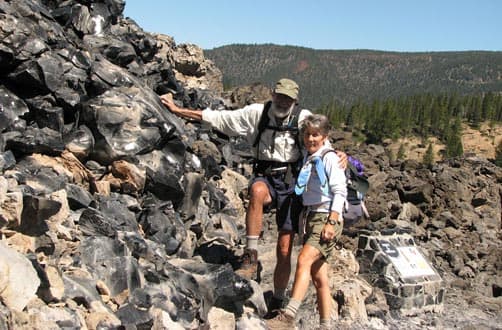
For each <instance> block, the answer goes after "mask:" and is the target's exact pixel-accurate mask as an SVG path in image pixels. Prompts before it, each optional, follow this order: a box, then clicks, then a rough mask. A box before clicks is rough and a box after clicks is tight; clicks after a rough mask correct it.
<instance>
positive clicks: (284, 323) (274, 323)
mask: <svg viewBox="0 0 502 330" xmlns="http://www.w3.org/2000/svg"><path fill="white" fill-rule="evenodd" d="M265 323H266V324H267V327H268V329H269V330H293V329H296V325H295V317H294V316H291V315H288V314H286V313H285V312H284V310H282V309H281V310H279V312H278V313H277V315H276V316H275V317H274V318H273V319H270V320H265Z"/></svg>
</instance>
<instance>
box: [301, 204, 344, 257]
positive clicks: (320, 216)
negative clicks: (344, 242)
mask: <svg viewBox="0 0 502 330" xmlns="http://www.w3.org/2000/svg"><path fill="white" fill-rule="evenodd" d="M327 217H328V213H321V212H309V214H308V215H307V224H306V228H305V236H304V244H309V245H311V246H313V247H315V248H316V249H317V250H319V251H320V252H321V254H322V255H323V257H324V258H326V259H327V258H328V257H329V255H330V254H331V251H332V250H333V248H334V247H335V245H336V242H337V240H338V239H339V238H340V236H341V235H342V229H343V223H337V224H336V225H334V227H335V232H336V237H335V239H333V240H329V241H327V240H322V239H321V232H322V229H323V228H324V225H325V224H326V219H327Z"/></svg>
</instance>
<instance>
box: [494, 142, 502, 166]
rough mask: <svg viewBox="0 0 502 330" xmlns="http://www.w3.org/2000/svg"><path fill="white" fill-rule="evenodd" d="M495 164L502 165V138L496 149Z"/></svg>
mask: <svg viewBox="0 0 502 330" xmlns="http://www.w3.org/2000/svg"><path fill="white" fill-rule="evenodd" d="M495 165H497V166H498V167H502V140H500V142H499V144H498V145H497V149H496V150H495Z"/></svg>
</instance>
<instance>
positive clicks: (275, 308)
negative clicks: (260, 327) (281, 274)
mask: <svg viewBox="0 0 502 330" xmlns="http://www.w3.org/2000/svg"><path fill="white" fill-rule="evenodd" d="M281 308H284V300H282V299H278V298H276V297H272V298H271V299H270V302H269V303H268V307H267V314H265V316H264V317H263V318H264V319H265V320H268V319H272V318H274V317H276V316H277V314H279V311H280V309H281Z"/></svg>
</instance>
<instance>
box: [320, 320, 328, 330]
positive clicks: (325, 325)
mask: <svg viewBox="0 0 502 330" xmlns="http://www.w3.org/2000/svg"><path fill="white" fill-rule="evenodd" d="M319 325H320V326H321V327H325V328H328V329H329V328H330V327H331V320H330V319H321V322H320V324H319Z"/></svg>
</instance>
